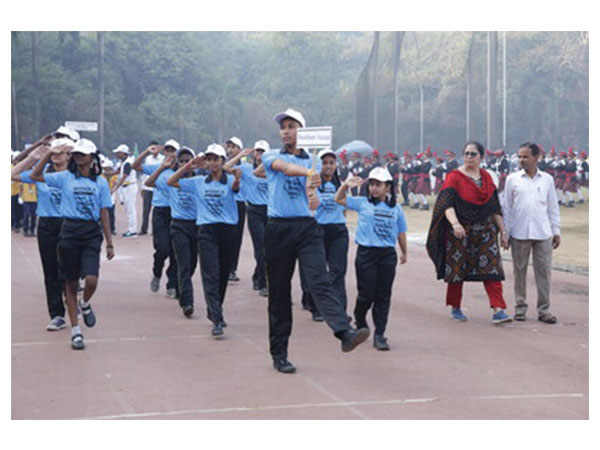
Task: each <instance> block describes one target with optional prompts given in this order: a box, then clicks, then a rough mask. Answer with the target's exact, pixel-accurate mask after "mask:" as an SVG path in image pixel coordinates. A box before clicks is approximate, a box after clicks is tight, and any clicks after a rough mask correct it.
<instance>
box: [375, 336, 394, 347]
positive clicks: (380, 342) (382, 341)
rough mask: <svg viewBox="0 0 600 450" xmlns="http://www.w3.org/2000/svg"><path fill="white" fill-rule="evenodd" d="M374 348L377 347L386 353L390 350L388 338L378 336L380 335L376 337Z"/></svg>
mask: <svg viewBox="0 0 600 450" xmlns="http://www.w3.org/2000/svg"><path fill="white" fill-rule="evenodd" d="M373 347H375V348H376V349H377V350H384V351H385V350H389V349H390V346H389V344H388V341H387V338H386V337H384V336H378V335H375V338H374V339H373Z"/></svg>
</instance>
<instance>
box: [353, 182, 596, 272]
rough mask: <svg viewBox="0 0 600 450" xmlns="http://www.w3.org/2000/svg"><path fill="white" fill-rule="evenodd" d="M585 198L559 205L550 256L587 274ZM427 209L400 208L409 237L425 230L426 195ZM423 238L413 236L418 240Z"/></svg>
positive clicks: (427, 221) (559, 264)
mask: <svg viewBox="0 0 600 450" xmlns="http://www.w3.org/2000/svg"><path fill="white" fill-rule="evenodd" d="M583 196H584V198H585V199H586V201H585V203H583V204H575V207H574V208H565V207H561V208H560V219H561V224H562V227H561V245H560V247H559V248H558V249H557V250H556V251H555V252H554V255H553V256H552V259H553V261H552V263H553V265H554V266H556V267H557V268H562V269H566V270H573V271H577V272H580V273H585V274H587V273H588V271H589V202H588V201H587V200H588V190H587V189H585V188H583ZM428 201H429V203H430V209H429V211H418V210H415V209H410V208H408V207H404V209H403V210H404V215H405V217H406V222H407V224H408V234H409V238H410V237H411V236H413V237H414V236H416V237H423V238H424V236H425V235H426V233H427V231H428V230H429V224H430V222H431V213H432V210H433V204H434V203H435V197H433V196H430V197H428ZM347 219H348V226H349V227H350V229H351V230H354V229H355V228H356V213H355V212H354V211H348V215H347ZM422 240H423V239H413V240H412V241H413V242H415V241H416V242H418V243H420V242H421V241H422ZM503 257H505V258H510V250H509V251H503Z"/></svg>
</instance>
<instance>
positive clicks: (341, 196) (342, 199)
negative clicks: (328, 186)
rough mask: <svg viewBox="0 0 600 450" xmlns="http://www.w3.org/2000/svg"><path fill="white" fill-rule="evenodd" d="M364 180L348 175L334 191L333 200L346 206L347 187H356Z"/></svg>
mask: <svg viewBox="0 0 600 450" xmlns="http://www.w3.org/2000/svg"><path fill="white" fill-rule="evenodd" d="M364 182H365V180H363V179H362V178H360V177H350V178H347V179H346V181H344V182H343V183H342V184H341V185H340V187H339V189H338V190H337V192H336V193H335V197H334V200H335V202H336V203H337V204H338V205H342V206H346V191H347V190H348V188H353V187H358V186H360V185H361V184H363V183H364Z"/></svg>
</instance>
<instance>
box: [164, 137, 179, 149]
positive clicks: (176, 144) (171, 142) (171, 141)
mask: <svg viewBox="0 0 600 450" xmlns="http://www.w3.org/2000/svg"><path fill="white" fill-rule="evenodd" d="M164 146H165V147H173V148H174V149H175V150H179V149H181V146H180V145H179V142H177V141H176V140H175V139H169V140H168V141H167V142H165V145H164Z"/></svg>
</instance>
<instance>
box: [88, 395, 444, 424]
mask: <svg viewBox="0 0 600 450" xmlns="http://www.w3.org/2000/svg"><path fill="white" fill-rule="evenodd" d="M437 400H438V399H437V398H413V399H399V400H375V401H362V402H358V401H356V402H334V403H305V404H296V405H268V406H254V407H253V406H239V407H232V408H210V409H186V410H180V411H162V412H161V411H156V412H146V413H133V414H115V415H110V416H96V417H85V418H83V419H84V420H98V419H105V420H112V419H133V418H144V417H157V416H180V415H186V414H215V413H227V412H253V411H274V410H284V409H305V408H322V407H334V408H339V407H349V406H365V405H398V404H409V403H429V402H434V401H437Z"/></svg>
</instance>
